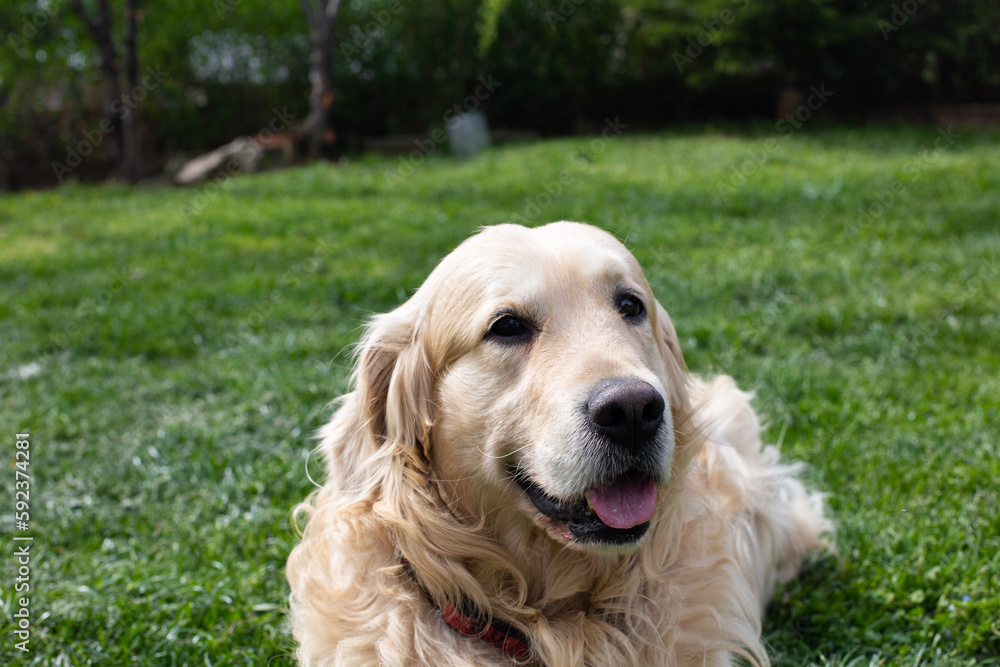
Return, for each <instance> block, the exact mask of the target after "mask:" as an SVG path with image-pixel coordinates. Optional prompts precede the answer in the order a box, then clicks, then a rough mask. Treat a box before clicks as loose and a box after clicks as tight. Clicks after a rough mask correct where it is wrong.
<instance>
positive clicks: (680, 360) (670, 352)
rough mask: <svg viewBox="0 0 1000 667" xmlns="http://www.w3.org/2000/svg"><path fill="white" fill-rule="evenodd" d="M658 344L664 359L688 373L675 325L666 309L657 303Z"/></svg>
mask: <svg viewBox="0 0 1000 667" xmlns="http://www.w3.org/2000/svg"><path fill="white" fill-rule="evenodd" d="M656 343H657V345H659V346H660V351H661V352H663V353H664V358H665V359H666V360H667V361H668V363H669V361H670V360H672V361H673V363H675V364H676V365H677V368H678V369H679V370H681V371H683V372H687V364H686V363H685V362H684V354H683V353H682V352H681V342H680V340H679V339H678V338H677V330H676V329H674V323H673V322H672V321H671V320H670V316H669V315H667V311H666V309H665V308H664V307H663V306H661V305H660V302H659V301H657V302H656Z"/></svg>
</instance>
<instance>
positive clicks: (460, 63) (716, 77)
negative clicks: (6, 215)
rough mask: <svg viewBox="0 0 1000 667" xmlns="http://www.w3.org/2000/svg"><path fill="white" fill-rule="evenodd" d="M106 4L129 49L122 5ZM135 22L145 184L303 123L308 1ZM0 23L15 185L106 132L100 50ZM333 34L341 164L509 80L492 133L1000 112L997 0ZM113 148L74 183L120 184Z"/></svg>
mask: <svg viewBox="0 0 1000 667" xmlns="http://www.w3.org/2000/svg"><path fill="white" fill-rule="evenodd" d="M108 1H109V2H110V4H111V9H112V14H113V16H114V20H115V24H114V25H113V29H114V30H115V31H116V32H117V33H119V41H120V39H121V35H122V33H123V31H124V27H123V26H124V20H123V18H122V17H123V13H124V5H123V1H122V0H108ZM85 4H86V3H85ZM138 11H139V15H138V16H139V39H138V42H139V46H138V52H139V67H140V69H141V70H143V71H145V70H146V68H153V69H154V70H155V71H158V72H162V73H163V77H162V85H157V86H156V87H155V88H154V89H151V90H149V91H146V92H147V93H148V95H147V97H146V99H145V100H144V101H143V102H142V107H141V109H142V116H141V128H140V132H141V136H142V142H141V145H142V153H143V156H142V162H143V169H144V175H145V176H153V175H156V174H158V173H160V172H161V171H162V170H163V169H164V168H165V167H166V166H167V165H168V163H169V161H170V160H171V158H172V157H176V156H183V155H187V156H191V155H195V154H198V153H200V152H203V151H205V150H208V149H211V148H214V147H216V146H218V145H220V144H223V143H226V142H227V141H229V140H230V139H232V138H233V137H235V136H238V135H246V134H253V133H256V132H259V131H260V130H261V129H262V128H264V127H266V126H267V123H268V120H269V119H270V118H272V117H273V116H274V110H275V109H278V110H284V111H285V112H287V113H288V114H293V115H295V116H296V117H297V118H300V119H301V118H304V117H305V116H306V115H307V113H308V94H309V75H308V72H309V68H308V57H309V49H310V42H309V29H308V24H307V22H306V20H305V18H304V16H303V12H302V10H301V8H300V6H299V4H298V3H291V2H288V3H272V2H266V1H265V0H212V1H211V2H196V1H195V0H171V1H170V2H164V1H163V0H159V1H155V0H154V1H150V2H139V3H138ZM0 26H2V34H3V38H4V45H3V48H0V159H2V160H3V161H4V162H5V163H6V164H7V170H8V171H9V172H11V173H12V174H13V176H11V175H10V174H9V175H8V178H13V179H14V181H13V182H12V183H10V184H9V186H13V187H17V186H19V185H20V186H21V187H28V186H32V185H34V184H36V183H38V182H43V181H45V180H46V179H51V177H52V171H53V170H52V167H51V163H52V162H53V161H61V160H64V159H65V158H66V154H67V147H68V146H72V145H75V144H76V143H77V142H78V141H79V140H80V138H81V137H82V136H83V133H84V132H86V131H88V130H93V128H95V127H97V126H98V124H99V123H100V121H101V118H102V117H103V114H104V109H103V106H102V98H101V76H100V72H99V70H98V53H97V50H96V48H95V46H94V44H93V42H92V40H91V39H90V36H89V35H88V33H87V30H86V29H85V27H84V25H83V24H82V22H81V21H80V20H79V18H78V17H77V16H76V15H75V14H74V12H73V11H72V10H71V7H70V4H69V3H68V2H67V1H66V0H11V1H10V2H4V3H2V4H0ZM334 33H335V34H334V40H335V41H334V45H335V54H334V82H335V86H336V96H335V100H334V104H333V114H332V125H333V129H334V131H335V133H336V141H335V142H334V143H333V144H331V146H330V147H329V155H328V156H329V157H334V156H336V155H339V154H343V153H345V152H357V151H360V150H363V149H364V147H365V140H366V139H371V138H373V137H380V136H386V135H393V134H406V133H424V132H427V131H428V130H429V129H430V128H432V127H435V126H440V125H441V124H442V123H443V117H444V114H445V112H446V111H448V110H449V109H453V108H454V106H455V105H456V104H459V105H460V106H462V105H463V104H464V101H465V100H467V99H468V96H469V95H470V94H472V93H473V91H474V90H475V89H476V87H477V85H479V83H478V79H479V77H492V79H491V80H493V81H496V82H499V86H497V89H496V91H495V92H494V93H493V94H491V95H489V97H488V99H486V100H484V101H482V102H481V108H483V109H484V110H485V111H486V112H487V115H488V117H489V121H490V124H491V126H492V127H494V128H505V129H512V130H522V131H531V132H535V133H539V134H543V135H551V134H570V133H575V132H583V131H592V130H595V129H599V128H600V127H601V125H602V124H603V119H604V118H605V117H608V116H610V117H615V116H620V117H621V118H622V120H627V122H629V123H636V124H639V125H641V126H645V127H650V128H655V127H661V126H665V125H669V124H672V123H678V122H689V121H698V122H700V121H704V120H706V119H712V120H714V119H747V118H761V117H775V115H776V113H777V109H778V106H779V101H780V100H781V99H782V95H783V94H785V95H788V94H789V91H791V96H790V97H789V98H787V99H791V100H795V99H797V98H796V95H798V96H799V99H801V93H802V91H808V90H809V89H810V88H811V87H812V86H822V85H825V86H826V90H829V91H832V92H833V93H834V95H833V97H832V99H831V103H830V106H829V110H825V111H824V114H828V115H829V117H831V118H837V119H840V120H847V121H865V120H869V119H872V118H882V117H885V116H886V115H887V114H900V113H903V114H909V115H910V116H911V117H915V118H916V119H918V120H919V119H920V114H921V113H923V111H922V110H924V109H926V108H927V107H928V106H929V105H933V104H935V103H942V102H949V103H973V102H978V103H982V102H1000V3H997V2H994V1H992V0H989V1H987V0H950V1H948V2H934V1H932V0H860V1H857V0H692V1H687V2H679V1H677V0H474V1H473V0H421V1H420V2H417V1H416V0H343V2H342V3H341V7H340V12H339V15H338V16H337V19H336V23H335V27H334ZM476 104H477V105H479V104H480V102H479V101H476ZM466 106H467V105H466ZM793 108H794V107H793ZM105 143H107V142H105ZM107 150H108V149H107V146H98V147H97V148H96V150H95V152H94V155H93V156H90V157H88V159H87V161H86V162H87V164H86V165H84V167H82V168H81V169H80V170H78V171H77V172H76V174H75V175H76V176H77V177H79V178H82V179H88V178H100V177H104V176H106V175H107V174H108V173H110V171H111V165H110V164H109V158H108V157H107V156H106V155H103V152H105V151H107ZM102 156H103V157H102ZM12 170H13V171H12ZM3 185H4V184H2V183H0V187H2V186H3Z"/></svg>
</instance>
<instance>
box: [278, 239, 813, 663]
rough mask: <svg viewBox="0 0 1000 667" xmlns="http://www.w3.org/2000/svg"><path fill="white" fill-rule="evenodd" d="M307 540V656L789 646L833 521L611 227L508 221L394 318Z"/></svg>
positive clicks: (308, 510)
mask: <svg viewBox="0 0 1000 667" xmlns="http://www.w3.org/2000/svg"><path fill="white" fill-rule="evenodd" d="M320 436H321V440H322V442H321V445H320V449H321V451H322V454H323V457H324V459H325V464H326V470H327V478H326V481H325V483H324V485H323V486H322V487H321V488H320V489H318V490H317V491H316V492H315V493H314V494H313V495H312V496H311V497H310V498H309V499H308V500H307V501H306V502H305V503H303V504H301V505H300V506H299V507H298V508H297V510H296V514H297V516H298V517H299V518H300V519H304V520H305V527H304V531H303V535H302V541H301V543H299V544H298V545H297V546H296V547H295V549H294V550H293V551H292V553H291V555H290V557H289V560H288V570H287V574H288V580H289V582H290V584H291V611H290V616H291V622H292V627H293V632H294V635H295V638H296V639H297V641H298V643H299V648H298V653H297V655H298V659H299V661H300V663H301V664H303V665H324V666H325V665H360V666H366V667H371V666H375V665H389V666H393V667H396V666H406V665H432V666H434V667H459V666H483V665H513V664H530V665H544V666H546V667H575V666H580V665H587V666H591V667H617V666H619V665H635V666H640V667H650V666H653V665H699V666H721V665H734V664H736V663H737V661H738V660H739V659H741V658H742V659H744V660H746V661H749V662H750V663H751V664H755V665H767V664H768V657H767V653H766V651H765V648H764V646H763V645H762V642H761V639H760V632H761V618H762V615H763V610H764V607H765V605H766V604H767V603H768V601H769V600H770V598H771V596H772V595H773V592H774V587H775V583H776V582H777V581H784V580H787V579H789V578H790V577H792V576H794V575H795V574H796V572H797V570H798V568H799V566H800V563H801V561H802V559H803V556H804V555H805V554H806V553H807V552H809V551H810V550H812V549H816V548H818V547H821V546H823V535H824V533H825V532H826V531H827V530H828V529H829V522H828V521H827V520H826V519H824V517H823V514H822V510H821V497H820V496H819V495H818V494H815V493H809V492H807V491H806V489H805V488H804V486H803V484H802V483H801V482H800V481H799V479H798V477H797V475H798V473H799V469H800V466H796V465H788V464H783V463H781V462H780V461H779V455H778V451H777V450H776V449H775V448H774V447H763V446H762V444H761V440H760V424H759V422H758V420H757V417H756V415H755V413H754V411H753V409H752V408H751V405H750V396H749V395H748V394H746V393H744V392H742V391H740V390H739V389H738V388H737V387H736V384H735V383H734V382H733V380H732V379H730V378H729V377H725V376H721V377H716V378H714V379H712V380H703V379H700V378H699V377H697V376H696V375H693V374H691V373H689V372H688V371H687V368H686V365H685V362H684V358H683V357H682V355H681V349H680V345H679V342H678V337H677V334H676V333H675V331H674V326H673V324H672V323H671V321H670V318H669V317H668V316H667V313H666V311H665V310H664V309H663V307H662V306H661V305H660V304H659V303H658V302H657V300H656V298H655V297H654V295H653V293H652V291H651V290H650V287H649V284H648V283H647V281H646V279H645V277H644V276H643V273H642V270H641V269H640V268H639V264H638V263H637V262H636V260H635V259H634V258H633V257H632V255H631V254H630V253H629V251H628V250H626V248H625V247H624V246H623V245H622V244H621V243H619V242H618V241H617V240H616V239H615V238H614V237H612V236H611V235H610V234H608V233H606V232H604V231H601V230H599V229H597V228H595V227H591V226H588V225H583V224H579V223H572V222H558V223H552V224H549V225H545V226H543V227H538V228H535V229H527V228H524V227H519V226H516V225H499V226H496V227H490V228H486V229H484V230H482V231H481V232H480V233H478V234H476V235H475V236H473V237H472V238H470V239H468V240H467V241H465V242H464V243H462V244H461V245H460V246H459V247H458V248H457V249H456V250H455V251H454V252H452V253H451V254H450V255H448V256H447V257H445V258H444V259H443V260H442V261H441V263H440V264H439V265H438V266H437V268H435V269H434V271H433V272H432V273H431V275H430V276H429V277H428V278H427V280H426V281H425V282H424V284H423V286H421V287H420V289H419V290H417V292H416V293H415V294H414V295H413V296H412V297H411V298H410V299H409V300H408V301H406V302H405V303H404V304H403V305H401V306H399V307H398V308H397V309H395V310H393V311H392V312H389V313H386V314H383V315H378V316H376V317H374V318H373V319H372V320H371V321H370V323H369V324H368V326H367V329H366V331H365V333H364V336H363V338H362V340H361V342H360V344H359V347H358V350H357V355H356V367H355V372H354V375H353V380H352V391H351V392H350V393H349V394H347V395H346V396H344V397H342V399H341V403H340V407H339V409H338V411H337V412H336V415H335V416H334V418H333V420H332V421H331V422H330V423H329V424H328V425H327V426H326V427H324V428H323V429H322V431H321V433H320Z"/></svg>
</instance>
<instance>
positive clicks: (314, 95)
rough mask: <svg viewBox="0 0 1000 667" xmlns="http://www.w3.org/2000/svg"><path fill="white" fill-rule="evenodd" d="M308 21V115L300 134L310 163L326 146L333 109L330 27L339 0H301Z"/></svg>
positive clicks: (331, 27)
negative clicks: (309, 51)
mask: <svg viewBox="0 0 1000 667" xmlns="http://www.w3.org/2000/svg"><path fill="white" fill-rule="evenodd" d="M300 4H301V5H302V11H303V12H304V13H305V15H306V19H307V20H308V21H309V39H310V42H311V43H312V52H311V53H310V55H309V82H310V84H311V86H312V87H311V90H310V92H309V116H307V117H306V119H305V121H304V122H303V123H302V126H301V127H300V128H299V132H300V133H301V134H303V135H305V137H306V155H307V156H308V157H309V159H310V160H314V159H316V158H318V157H320V154H321V153H322V150H323V144H325V143H327V134H328V132H329V126H330V108H331V107H332V106H333V24H334V22H335V21H336V19H337V12H338V10H339V9H340V0H300Z"/></svg>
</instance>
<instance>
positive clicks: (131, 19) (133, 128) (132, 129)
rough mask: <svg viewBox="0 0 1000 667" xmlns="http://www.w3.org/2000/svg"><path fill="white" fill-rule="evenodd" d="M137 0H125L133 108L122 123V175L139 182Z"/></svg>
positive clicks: (127, 65)
mask: <svg viewBox="0 0 1000 667" xmlns="http://www.w3.org/2000/svg"><path fill="white" fill-rule="evenodd" d="M135 5H136V0H125V27H126V32H125V83H126V86H127V88H128V90H127V92H126V94H127V95H128V96H129V97H130V100H129V101H130V103H131V108H130V109H129V112H128V115H127V116H125V118H124V124H123V125H122V139H123V153H122V164H121V172H122V177H124V178H125V180H126V181H128V182H129V183H138V182H139V177H140V175H141V174H140V170H139V148H140V146H139V104H138V101H137V100H136V99H135V97H136V91H137V90H138V89H139V54H138V49H137V48H136V32H137V31H136V14H135V13H136V9H135Z"/></svg>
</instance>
